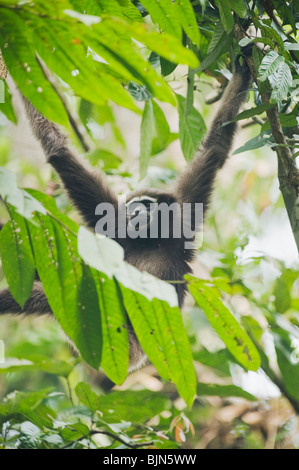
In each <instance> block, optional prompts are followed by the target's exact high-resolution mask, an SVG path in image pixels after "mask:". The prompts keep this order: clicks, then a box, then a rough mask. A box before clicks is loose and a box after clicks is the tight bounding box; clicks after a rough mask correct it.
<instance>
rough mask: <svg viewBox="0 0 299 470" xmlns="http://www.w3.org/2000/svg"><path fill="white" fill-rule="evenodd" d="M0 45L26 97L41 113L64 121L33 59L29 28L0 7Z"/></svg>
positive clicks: (57, 99)
mask: <svg viewBox="0 0 299 470" xmlns="http://www.w3.org/2000/svg"><path fill="white" fill-rule="evenodd" d="M0 47H1V50H2V54H3V58H4V61H5V63H6V66H7V68H8V70H9V72H10V73H11V75H12V77H13V79H14V81H15V83H16V84H17V85H18V86H19V88H20V90H21V91H22V93H23V94H24V95H25V96H26V98H28V99H29V101H31V103H33V105H34V106H35V107H36V108H37V109H38V110H39V111H40V112H41V113H42V114H44V115H45V116H47V117H48V118H49V119H51V120H56V122H59V123H60V124H63V125H67V123H68V117H67V114H66V112H65V109H64V107H63V105H62V103H61V101H60V99H59V97H58V96H57V94H56V93H55V92H54V90H53V88H52V86H51V85H50V83H49V82H48V81H47V80H46V79H45V76H44V74H43V72H42V70H41V69H40V66H39V65H38V63H37V62H36V57H35V44H34V38H33V35H32V30H31V29H30V28H29V27H28V24H27V23H26V22H24V21H23V20H22V19H21V18H20V16H19V15H18V14H17V13H16V12H14V11H12V10H8V9H5V8H2V9H1V17H0Z"/></svg>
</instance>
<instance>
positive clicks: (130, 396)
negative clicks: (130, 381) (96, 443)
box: [98, 390, 170, 424]
mask: <svg viewBox="0 0 299 470" xmlns="http://www.w3.org/2000/svg"><path fill="white" fill-rule="evenodd" d="M136 403H138V406H136ZM169 406H170V400H169V398H168V397H167V396H165V395H162V394H161V393H156V392H151V391H149V390H136V391H133V390H121V391H116V390H113V391H112V392H111V393H108V394H106V395H102V396H99V397H98V410H99V411H100V412H101V413H102V414H103V416H104V418H105V419H107V420H108V418H109V421H112V422H115V421H116V422H117V423H119V422H123V421H129V422H133V423H140V424H144V423H145V422H147V421H149V420H150V419H151V418H153V417H154V416H157V415H159V414H160V413H162V411H164V410H167V409H169Z"/></svg>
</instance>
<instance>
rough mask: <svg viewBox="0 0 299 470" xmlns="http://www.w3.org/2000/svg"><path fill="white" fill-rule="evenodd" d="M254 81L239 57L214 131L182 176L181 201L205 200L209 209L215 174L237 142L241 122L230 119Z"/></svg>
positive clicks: (244, 61)
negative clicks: (238, 124) (237, 132)
mask: <svg viewBox="0 0 299 470" xmlns="http://www.w3.org/2000/svg"><path fill="white" fill-rule="evenodd" d="M251 83H252V77H251V73H250V70H249V67H248V65H247V63H246V60H245V58H243V63H242V64H240V60H239V58H237V60H236V63H235V71H234V74H233V77H232V79H231V80H230V82H229V84H228V85H227V87H226V89H225V91H224V94H223V97H222V98H221V101H220V105H219V110H218V113H217V114H216V116H215V118H214V120H213V122H212V125H211V128H210V131H209V132H208V134H207V136H206V137H205V138H204V140H203V141H202V148H201V149H200V151H199V152H198V154H197V155H196V156H195V157H194V160H193V161H192V162H191V163H190V164H189V165H188V167H187V169H186V171H185V173H183V175H182V176H181V177H180V178H179V179H178V182H177V187H176V190H175V194H176V197H177V199H178V201H179V202H180V203H181V204H182V203H186V202H188V203H191V204H195V203H202V204H203V207H204V211H206V209H207V208H208V204H209V201H210V196H211V194H212V191H213V185H214V181H215V176H216V174H217V171H218V170H219V169H220V168H221V167H222V166H223V165H224V163H225V161H226V159H227V158H228V156H229V153H230V151H231V147H232V144H233V138H234V134H235V131H236V128H237V123H235V122H230V121H232V120H233V119H234V118H235V117H236V116H237V114H238V112H239V110H240V107H241V105H242V104H243V103H244V102H245V101H246V98H247V92H248V90H249V88H250V86H251ZM228 122H230V123H229V124H225V123H228ZM223 124H225V125H223Z"/></svg>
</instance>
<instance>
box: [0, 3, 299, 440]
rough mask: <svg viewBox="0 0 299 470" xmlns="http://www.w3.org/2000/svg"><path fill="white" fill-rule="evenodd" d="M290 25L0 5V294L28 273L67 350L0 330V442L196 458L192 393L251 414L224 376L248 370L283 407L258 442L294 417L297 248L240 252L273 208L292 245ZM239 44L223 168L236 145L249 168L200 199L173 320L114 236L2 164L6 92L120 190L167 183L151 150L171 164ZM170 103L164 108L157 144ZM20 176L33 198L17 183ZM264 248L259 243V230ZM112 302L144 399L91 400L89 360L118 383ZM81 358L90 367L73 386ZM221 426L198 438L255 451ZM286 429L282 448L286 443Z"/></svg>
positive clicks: (165, 170)
mask: <svg viewBox="0 0 299 470" xmlns="http://www.w3.org/2000/svg"><path fill="white" fill-rule="evenodd" d="M298 23H299V1H298V0H293V1H289V2H279V1H278V0H273V1H271V2H269V1H267V2H263V1H261V0H260V1H243V0H234V1H229V0H215V1H211V2H208V1H207V0H193V1H191V0H175V1H172V0H160V1H156V0H142V1H140V2H139V1H130V0H93V1H90V0H89V1H77V0H69V1H67V0H62V1H51V2H50V1H48V2H45V1H41V0H36V1H35V2H29V1H28V2H27V1H24V2H20V3H19V2H16V1H14V0H7V1H6V0H0V49H1V53H2V55H3V60H4V62H5V65H6V67H7V69H8V71H9V75H10V78H9V79H8V80H7V81H4V80H3V81H0V83H1V88H0V98H1V91H2V92H3V93H2V95H3V96H2V99H0V102H1V104H0V112H1V113H2V115H3V116H2V118H1V121H0V124H1V127H2V132H1V135H0V164H1V168H0V196H1V198H2V201H3V208H2V209H3V216H5V217H6V219H8V220H9V221H8V222H7V223H6V224H5V226H4V228H3V229H2V230H1V232H0V256H1V261H2V268H3V272H4V276H5V277H3V279H2V281H1V286H4V285H8V286H9V289H10V291H11V293H12V295H13V297H14V298H15V300H16V301H17V302H18V303H19V304H20V305H21V306H24V304H25V303H26V300H27V299H28V297H29V296H30V293H31V289H32V286H33V282H34V277H35V271H36V270H37V272H38V275H39V278H40V280H41V282H42V284H43V287H44V290H45V293H46V295H47V297H48V300H49V304H50V305H51V308H52V310H53V312H54V315H55V317H56V319H57V321H58V323H59V324H60V326H61V327H62V329H63V331H64V332H65V333H66V335H67V336H68V337H69V338H70V339H71V340H72V342H73V343H74V344H75V346H76V348H77V350H78V351H79V353H80V354H79V356H78V357H77V356H76V357H74V356H73V354H72V353H71V352H70V350H69V349H68V348H67V347H66V346H65V345H64V341H63V338H61V337H59V335H58V333H57V332H58V329H56V325H53V324H51V323H48V322H47V320H44V323H42V320H26V321H25V320H24V322H25V324H26V322H27V325H28V324H29V322H32V323H30V324H29V327H28V330H25V331H22V327H18V324H17V323H13V321H12V319H9V320H7V319H5V320H3V319H1V329H0V340H3V341H4V345H5V361H4V362H3V364H0V366H1V367H0V373H1V374H4V376H5V377H6V380H5V381H3V382H2V381H1V382H0V392H1V390H2V391H3V395H5V396H3V400H2V404H0V422H1V424H2V432H1V434H0V445H2V446H3V447H12V448H14V447H17V448H22V447H33V448H61V447H76V448H79V447H108V448H114V447H133V448H135V447H143V446H152V447H156V448H163V447H164V448H176V447H180V446H181V445H184V444H183V443H184V442H185V440H186V436H185V435H188V440H187V443H186V444H185V445H186V446H187V447H192V446H193V445H197V446H198V443H200V444H199V446H206V445H208V444H209V442H210V441H209V440H207V441H206V440H205V435H204V433H202V432H200V430H199V429H200V426H199V425H201V427H203V428H204V426H203V424H204V425H206V424H207V423H208V424H209V427H210V429H214V427H215V423H214V422H212V411H211V409H213V410H214V412H215V410H216V408H217V406H216V407H214V408H213V406H212V405H213V403H214V402H213V400H212V399H211V400H212V401H210V402H209V401H205V400H207V398H205V397H212V396H217V397H220V398H221V399H222V400H226V399H228V398H229V397H237V398H238V400H240V399H242V400H244V403H246V407H249V409H251V410H252V409H253V407H255V408H254V409H259V406H260V402H259V394H258V393H255V392H257V391H256V390H253V391H252V390H251V392H252V393H249V392H248V390H247V389H246V386H242V384H243V382H242V381H240V380H239V381H238V377H239V376H240V375H241V376H242V377H249V376H250V374H255V375H254V377H256V379H257V380H260V379H261V378H264V377H266V376H267V377H268V378H267V381H268V382H267V383H269V384H270V383H272V385H271V386H272V387H273V390H274V392H273V394H272V396H274V397H277V396H283V397H284V398H283V400H285V401H284V402H283V403H284V407H285V408H286V409H287V410H289V411H286V412H285V413H282V414H281V415H279V416H280V417H281V420H280V422H278V424H277V433H276V435H275V438H274V442H273V445H275V439H276V440H277V442H278V441H279V439H281V436H283V437H284V436H285V435H286V434H287V433H288V429H290V426H291V424H292V425H293V423H294V419H295V420H296V418H295V414H294V413H297V412H299V389H298V383H299V364H298V344H299V330H298V325H299V318H298V307H299V285H298V280H297V278H298V272H299V271H298V269H299V267H298V262H297V256H298V253H296V249H295V247H294V249H293V251H291V253H292V255H293V259H292V262H289V260H286V258H285V257H283V256H280V254H277V252H276V253H275V254H274V255H271V253H270V252H269V251H267V249H265V252H264V253H263V252H262V253H257V251H256V250H254V251H253V254H251V253H250V249H251V246H252V240H253V238H254V237H255V238H256V239H258V237H259V236H260V235H261V233H262V232H263V230H264V229H265V226H264V224H265V223H270V222H269V220H279V222H278V225H279V224H281V220H282V221H283V223H284V224H288V223H289V222H288V221H287V217H286V215H285V209H282V207H283V200H284V203H285V206H286V209H287V214H288V217H289V221H290V222H291V227H292V230H293V233H292V234H291V233H289V232H287V233H285V232H284V235H283V236H284V237H285V239H284V240H281V244H284V243H285V244H291V243H294V241H293V240H295V241H296V243H297V246H299V220H298V214H297V213H296V203H297V192H298V187H299V185H298V181H299V178H298V175H297V170H296V165H295V158H296V156H297V153H296V152H297V150H296V149H297V148H298V133H299V132H298V90H299V88H298V83H299V81H298V80H299V77H298V75H299V68H298V67H299V66H298V63H299V46H298V42H297V40H298V33H297V25H298ZM249 43H252V44H254V45H256V44H257V45H258V47H254V48H253V55H252V58H251V59H249V60H250V63H249V65H250V68H251V71H252V74H253V76H254V79H255V82H254V85H253V87H254V89H253V92H254V93H251V94H252V96H251V99H250V102H249V103H248V104H247V109H246V110H245V111H243V112H242V113H240V115H239V116H238V117H237V120H238V121H241V122H244V121H243V120H245V119H246V120H247V121H246V125H248V124H254V126H252V127H250V128H249V129H250V135H248V134H247V135H248V138H247V142H246V143H245V144H244V143H242V144H240V146H239V148H238V149H237V150H235V152H234V154H235V155H237V157H233V158H239V159H241V158H242V156H243V155H241V154H243V153H244V152H246V151H248V150H250V151H252V153H253V155H254V157H250V158H252V159H251V160H250V163H248V162H247V164H246V163H245V164H244V167H243V168H241V167H239V169H238V170H237V171H236V170H234V169H233V168H232V170H231V173H230V174H227V175H226V178H227V180H231V182H230V183H229V184H230V185H231V187H232V188H233V190H232V189H230V190H229V191H228V183H226V184H223V185H221V184H220V185H219V188H217V193H216V196H217V197H216V198H215V205H214V206H213V208H212V209H211V212H210V215H209V218H208V220H207V228H206V229H205V231H204V242H203V246H201V247H200V250H199V253H198V262H199V263H200V264H201V266H203V265H205V269H204V270H202V269H200V274H199V275H194V276H188V278H187V281H188V289H189V292H190V298H189V300H188V305H187V307H186V314H185V315H184V316H183V317H182V315H181V312H180V310H179V308H178V305H177V299H176V294H175V290H174V288H173V286H171V285H170V284H168V283H166V282H162V281H160V280H158V279H156V278H154V277H152V276H150V275H149V274H146V273H140V272H139V271H138V270H136V269H135V268H133V267H132V266H130V265H128V264H127V263H126V262H125V261H124V260H123V250H122V249H121V248H120V247H119V246H118V245H117V244H116V243H115V242H114V241H112V240H108V239H105V238H98V237H96V236H95V235H94V234H93V233H91V232H90V231H88V230H87V229H85V228H84V227H82V226H80V224H79V223H78V222H74V219H75V220H77V219H76V217H72V218H71V215H73V214H72V211H71V209H70V207H69V206H68V205H67V204H66V202H65V200H64V199H63V196H62V195H61V189H60V188H59V187H58V188H57V187H56V189H55V191H54V193H53V192H52V193H53V194H52V195H51V196H49V195H47V194H46V192H48V191H46V190H45V189H46V188H45V179H44V178H43V177H41V176H40V175H39V176H38V175H37V171H36V168H35V167H34V165H32V166H27V167H25V165H23V167H22V166H19V167H18V165H21V163H20V158H18V155H16V156H15V155H14V152H13V151H12V144H11V142H10V141H9V139H7V137H6V135H5V129H7V128H8V127H9V124H8V122H12V123H15V124H16V123H17V113H15V111H14V106H13V100H12V94H13V90H14V87H13V85H12V83H13V82H14V83H15V84H16V85H17V87H18V88H19V89H20V90H21V92H22V93H23V94H24V95H25V96H26V97H27V98H28V99H29V100H30V101H31V102H32V103H33V104H34V106H36V108H37V109H38V110H40V111H41V112H42V113H43V114H44V115H45V116H46V117H48V118H49V119H51V120H53V121H55V122H57V123H59V124H61V125H62V126H65V127H66V128H67V131H68V132H69V133H70V135H71V136H72V138H73V142H74V145H76V146H77V147H79V148H80V150H84V151H85V152H87V157H88V159H89V161H90V163H91V164H92V165H94V166H99V167H100V168H101V169H102V171H105V172H106V173H107V175H109V176H111V177H114V178H116V179H117V178H118V179H121V180H122V182H125V183H126V184H127V186H128V187H132V186H134V185H136V184H138V182H139V180H141V179H143V178H147V179H148V181H149V182H150V183H152V184H154V185H156V186H160V185H162V184H164V183H166V184H170V183H171V181H172V179H173V178H174V176H175V174H176V171H177V168H176V166H175V163H174V162H171V161H170V158H169V157H168V155H171V154H170V153H168V152H171V147H172V145H173V144H174V143H175V142H176V141H179V143H180V146H181V152H182V155H183V156H184V158H185V159H186V160H187V161H189V160H191V159H192V158H193V156H194V153H195V151H196V149H197V148H198V146H199V145H200V141H201V139H202V137H203V135H204V133H205V131H206V124H205V122H206V120H207V119H206V118H208V119H209V113H210V111H209V110H208V108H209V107H208V105H207V104H206V103H204V100H203V99H202V98H204V96H203V95H204V93H202V95H201V97H200V98H199V93H197V92H198V91H199V92H201V91H202V89H204V90H206V89H207V88H208V87H210V86H211V85H212V87H213V88H215V86H216V85H215V84H217V86H218V87H219V86H221V88H219V89H220V93H219V92H218V91H219V90H218V91H217V93H216V95H215V96H213V98H211V99H210V102H212V101H215V100H216V99H217V98H219V96H220V95H221V91H222V87H223V86H224V85H225V83H226V82H227V80H228V79H229V78H230V77H231V73H232V67H233V63H234V59H235V57H236V56H237V54H239V53H240V51H241V47H242V46H246V45H248V44H249ZM1 70H2V69H1V64H0V73H1ZM4 75H5V74H4V72H2V77H3V79H4ZM206 82H207V83H206ZM2 85H3V87H2ZM206 101H208V100H206ZM199 102H201V104H202V107H199V106H198V104H199ZM121 108H125V109H126V112H127V113H131V115H132V114H133V115H134V116H137V118H138V122H139V125H140V127H139V128H138V129H134V136H135V137H136V142H138V140H139V141H140V144H139V148H138V156H139V172H138V175H137V176H136V174H134V173H133V172H132V171H130V164H129V163H130V162H129V160H128V157H127V156H126V155H127V152H128V149H127V147H126V139H125V136H124V134H123V132H122V128H121V125H119V124H118V120H117V115H118V111H119V110H120V109H121ZM170 108H171V110H172V113H177V121H178V126H177V127H178V128H177V129H175V130H174V131H173V130H172V126H171V125H170V122H169V120H168V118H167V117H166V115H167V110H168V109H170ZM199 109H200V110H201V112H199ZM4 116H5V118H4ZM105 126H106V127H107V126H108V127H109V133H108V134H109V135H110V139H109V138H108V139H105V140H104V139H103V137H102V135H103V132H99V128H101V129H102V130H103V129H104V128H105ZM251 129H252V130H251ZM135 145H136V144H135ZM267 148H271V149H272V150H275V151H276V152H277V156H278V162H279V164H278V168H279V182H280V187H281V191H282V195H281V194H280V192H279V191H278V186H277V176H276V164H275V161H274V155H275V154H274V152H272V151H271V152H268V153H266V152H265V149H267ZM256 149H262V151H261V152H260V153H256V152H255V151H256ZM121 154H122V155H125V157H123V158H121V157H120V155H121ZM246 155H247V154H246ZM258 158H259V159H260V160H259V161H260V162H261V161H263V162H264V165H265V167H266V171H265V172H264V173H263V170H262V169H260V167H258ZM254 159H255V160H254ZM239 161H242V160H239ZM244 162H245V160H243V163H244ZM28 165H29V164H28ZM156 167H159V170H158V169H157V168H156ZM16 169H17V170H16ZM153 169H156V171H153ZM15 173H18V179H17V177H16V175H15ZM28 174H30V175H33V176H34V178H35V184H33V185H30V184H29V186H33V187H34V189H21V188H22V187H23V184H22V183H23V181H24V177H26V176H27V175H28ZM264 175H266V176H264ZM54 178H55V177H54ZM17 181H21V184H19V185H18V182H17ZM55 181H56V180H55ZM2 209H1V210H2ZM228 221H231V225H230V226H228V223H227V222H228ZM267 236H268V243H269V244H270V241H269V240H271V237H272V238H273V237H274V238H275V236H276V233H275V232H274V233H271V234H267ZM292 237H294V239H293V238H292ZM204 253H207V254H208V255H210V261H209V262H208V263H207V264H206V258H205V257H204ZM294 253H295V255H294ZM124 309H126V311H127V312H128V315H129V318H130V321H131V322H132V324H133V327H134V329H135V331H136V334H137V336H138V338H139V340H140V343H141V345H142V347H143V349H144V351H145V352H146V353H147V355H148V357H149V359H150V362H151V364H152V365H153V366H154V372H152V374H153V375H155V376H156V377H155V378H154V377H153V376H151V379H152V381H151V382H150V383H151V386H149V387H147V385H146V381H144V382H142V380H141V382H140V384H139V386H137V387H136V384H135V387H132V388H131V389H130V387H129V389H127V390H118V391H113V392H111V393H110V394H107V395H105V394H104V393H103V391H102V390H101V388H100V387H98V385H97V379H95V378H94V375H95V372H94V371H95V370H98V369H99V367H101V369H102V370H103V371H104V373H105V374H106V376H107V377H108V378H109V379H110V380H111V381H113V382H114V383H116V384H117V385H122V384H123V382H124V380H125V378H126V376H127V368H128V337H127V330H126V328H125V327H124V325H125V324H126V318H125V315H124ZM35 322H37V323H35ZM2 325H3V326H2ZM30 325H32V326H34V328H35V325H37V327H36V330H35V329H34V331H32V330H31V326H30ZM41 325H42V326H41ZM18 328H20V329H18ZM45 329H46V330H47V334H44V330H45ZM81 358H82V359H83V360H84V362H82V360H81ZM0 359H1V350H0ZM84 363H85V364H88V366H90V367H91V369H92V370H93V372H90V370H89V369H88V370H89V375H86V372H85V373H84V372H83V364H84ZM203 371H208V372H209V374H208V377H209V380H206V375H205V373H203ZM249 371H251V372H250V373H249ZM141 374H142V373H141ZM28 377H30V378H29V379H28ZM264 380H266V379H264ZM27 381H28V383H27ZM140 385H141V386H140ZM238 385H239V386H238ZM155 387H157V388H156V391H154V389H155ZM269 387H270V385H269ZM151 388H152V390H151ZM270 388H271V387H270ZM271 390H272V389H271ZM269 396H271V393H270V394H269ZM264 398H265V397H264ZM266 398H269V397H268V396H267V397H266ZM221 403H222V402H221ZM225 403H226V402H225ZM285 403H286V404H285ZM218 406H219V405H218ZM250 407H252V408H250ZM288 407H289V408H288ZM245 409H246V410H247V408H244V410H245ZM232 416H234V415H232ZM236 418H237V419H240V420H241V418H240V417H239V415H236ZM232 419H233V418H232ZM292 420H293V421H292ZM240 422H241V421H240ZM240 422H239V427H238V426H236V427H235V429H234V432H235V433H236V434H235V435H236V441H235V442H234V443H231V442H229V440H227V441H225V439H223V442H221V441H217V440H216V443H215V444H214V445H215V446H220V447H221V446H236V447H242V446H243V447H246V446H248V447H250V446H257V447H263V446H264V445H265V442H264V434H263V432H260V433H259V431H252V430H251V429H250V422H249V424H248V423H247V422H246V420H243V421H242V423H241V424H242V426H241V425H240ZM192 423H193V424H192ZM290 423H291V424H290ZM294 426H295V428H296V426H297V422H296V421H295V424H294ZM280 427H281V429H280ZM292 429H294V427H293V428H292ZM280 431H281V434H280ZM254 432H256V435H255V434H254ZM216 434H217V433H216ZM293 434H294V436H293V437H294V440H293V441H292V443H291V444H290V446H297V445H298V435H297V433H296V432H295V433H293ZM296 436H297V437H296ZM296 439H297V440H296ZM210 440H211V441H212V439H210ZM212 446H213V444H212Z"/></svg>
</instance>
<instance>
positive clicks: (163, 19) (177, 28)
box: [141, 0, 182, 39]
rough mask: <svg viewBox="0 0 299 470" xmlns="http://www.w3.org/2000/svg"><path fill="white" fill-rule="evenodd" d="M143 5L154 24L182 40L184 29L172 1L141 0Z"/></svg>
mask: <svg viewBox="0 0 299 470" xmlns="http://www.w3.org/2000/svg"><path fill="white" fill-rule="evenodd" d="M141 3H142V5H143V6H144V7H145V8H146V9H147V11H148V12H149V14H150V15H151V19H152V21H153V23H155V24H157V26H158V27H159V28H160V29H161V30H162V31H164V32H165V33H169V34H172V35H173V36H175V37H177V38H179V39H181V37H182V29H181V25H180V18H179V17H178V15H177V10H176V8H174V4H173V2H172V0H161V1H159V2H157V0H141Z"/></svg>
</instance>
